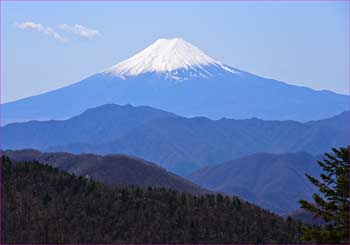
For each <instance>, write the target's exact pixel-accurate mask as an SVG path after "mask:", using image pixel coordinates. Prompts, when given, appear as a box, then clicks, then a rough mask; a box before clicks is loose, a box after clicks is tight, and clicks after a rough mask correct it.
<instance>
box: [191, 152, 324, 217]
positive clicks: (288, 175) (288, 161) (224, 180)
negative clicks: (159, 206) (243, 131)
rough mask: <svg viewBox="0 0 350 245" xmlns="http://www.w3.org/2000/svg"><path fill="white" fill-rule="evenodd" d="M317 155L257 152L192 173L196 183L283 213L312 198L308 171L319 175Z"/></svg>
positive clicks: (316, 175) (312, 174) (313, 190)
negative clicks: (300, 201) (303, 200)
mask: <svg viewBox="0 0 350 245" xmlns="http://www.w3.org/2000/svg"><path fill="white" fill-rule="evenodd" d="M317 159H318V158H316V157H313V156H311V155H310V154H307V153H305V152H299V153H287V154H269V153H256V154H253V155H249V156H245V157H242V158H239V159H235V160H231V161H228V162H225V163H223V164H219V165H216V166H211V167H206V168H203V169H200V170H198V171H196V172H194V173H192V174H191V175H190V177H189V179H190V180H192V181H193V182H195V183H197V184H199V185H201V186H203V187H206V188H208V189H210V190H214V191H218V192H224V193H226V194H229V195H237V196H239V197H240V198H243V199H245V200H247V201H249V202H252V203H255V204H257V205H259V206H261V207H264V208H266V209H269V210H272V211H274V212H276V213H279V214H289V213H291V212H292V211H294V210H296V209H297V208H299V207H300V205H299V200H301V199H306V200H311V199H312V194H313V193H315V192H316V188H315V187H314V186H313V185H312V184H311V183H310V182H309V180H308V179H307V178H306V176H305V173H307V174H309V175H311V176H314V177H318V176H319V175H320V173H321V169H320V167H319V165H318V164H317Z"/></svg>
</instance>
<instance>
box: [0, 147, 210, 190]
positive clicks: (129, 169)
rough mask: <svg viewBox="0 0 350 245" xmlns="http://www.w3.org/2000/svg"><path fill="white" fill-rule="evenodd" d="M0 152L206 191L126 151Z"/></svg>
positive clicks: (82, 171) (81, 171) (124, 179)
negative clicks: (70, 152)
mask: <svg viewBox="0 0 350 245" xmlns="http://www.w3.org/2000/svg"><path fill="white" fill-rule="evenodd" d="M3 154H4V155H5V156H8V157H10V158H11V159H12V161H14V162H23V161H39V162H41V163H44V164H49V165H51V166H53V167H56V168H59V169H61V170H64V171H67V172H69V173H73V174H75V175H79V176H85V177H88V178H92V179H94V180H97V181H100V182H103V183H106V184H112V185H136V186H142V187H148V186H152V187H164V188H168V189H173V190H177V191H180V192H189V193H193V194H199V193H206V192H208V191H206V190H204V189H202V188H200V187H199V186H197V185H195V184H193V183H191V182H190V181H188V180H186V179H184V178H182V177H180V176H177V175H175V174H173V173H170V172H168V171H166V170H165V169H163V168H161V167H159V166H158V165H156V164H154V163H151V162H147V161H144V160H142V159H139V158H134V157H130V156H126V155H106V156H99V155H93V154H82V155H73V154H69V153H63V152H60V153H42V152H39V151H36V150H18V151H5V152H3Z"/></svg>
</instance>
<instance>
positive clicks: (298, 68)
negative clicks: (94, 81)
mask: <svg viewBox="0 0 350 245" xmlns="http://www.w3.org/2000/svg"><path fill="white" fill-rule="evenodd" d="M1 5H2V6H1V11H2V13H1V14H2V19H1V42H2V47H1V48H2V50H1V51H2V52H1V65H2V67H1V71H2V73H1V82H2V84H1V86H2V102H7V101H12V100H16V99H19V98H24V97H27V96H31V95H35V94H38V93H42V92H46V91H50V90H52V89H55V88H59V87H63V86H66V85H68V84H71V83H74V82H77V81H80V80H81V79H83V78H85V77H87V76H89V75H92V74H95V73H97V72H99V71H101V70H104V69H106V68H108V67H110V66H112V65H114V64H116V63H118V62H119V61H122V60H124V59H126V58H128V57H129V56H131V55H133V54H135V53H136V52H138V51H139V50H141V49H143V48H145V47H146V46H148V45H149V44H151V43H152V42H154V41H155V40H157V39H158V38H171V37H181V38H183V39H185V40H186V41H188V42H190V43H192V44H194V45H196V46H197V47H199V48H200V49H202V50H203V51H204V52H205V53H207V54H208V55H210V56H212V57H214V58H216V59H218V60H220V61H222V62H224V63H226V64H228V65H230V66H233V67H236V68H238V69H242V70H245V71H248V72H251V73H255V74H257V75H260V76H264V77H269V78H274V79H278V80H281V81H284V82H287V83H291V84H297V85H304V86H308V87H312V88H315V89H328V90H332V91H335V92H338V93H343V94H348V93H349V66H350V64H349V53H350V50H349V2H344V1H339V2H334V1H333V2H332V1H329V2H315V1H310V2H294V3H293V2H260V3H258V2H206V3H203V2H29V3H26V2H1ZM26 22H33V23H35V24H36V26H34V27H33V26H31V27H28V25H24V24H23V23H26ZM39 24H40V25H39ZM63 24H64V25H63ZM76 24H77V25H79V26H80V27H79V26H74V25H76ZM62 25H63V26H62ZM48 28H51V29H48ZM82 28H87V29H82ZM94 31H95V32H94Z"/></svg>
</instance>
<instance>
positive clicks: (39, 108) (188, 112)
mask: <svg viewBox="0 0 350 245" xmlns="http://www.w3.org/2000/svg"><path fill="white" fill-rule="evenodd" d="M52 76H54V74H52ZM184 81H186V82H184ZM103 104H120V105H124V104H132V105H135V106H138V105H146V106H151V107H155V108H159V109H162V110H165V111H169V112H172V113H176V114H178V115H180V116H186V117H189V116H190V117H191V116H205V117H209V118H212V119H220V118H223V117H226V118H236V119H244V118H251V117H258V118H261V119H266V120H272V119H276V120H298V121H307V120H318V119H323V118H327V117H331V116H334V115H336V114H339V113H341V112H343V111H346V110H349V109H350V108H349V96H346V95H340V94H336V93H333V92H330V91H317V90H313V89H310V88H306V87H300V86H294V85H289V84H286V83H284V82H281V81H276V80H273V79H267V78H263V77H259V76H257V75H254V74H251V73H248V72H245V71H241V70H239V69H236V68H232V67H230V66H228V65H226V64H223V63H221V62H220V61H217V60H215V59H213V58H211V57H210V56H208V55H206V54H205V53H204V52H202V51H201V50H200V49H199V48H197V47H195V46H193V45H192V44H190V43H188V42H186V41H184V40H182V39H180V38H174V39H159V40H157V41H156V42H154V43H153V44H151V45H150V46H148V47H147V48H146V49H144V50H142V51H141V52H139V53H137V54H135V55H134V56H132V57H131V58H129V59H127V60H125V61H122V62H120V63H118V64H116V65H114V66H112V67H111V68H109V69H107V70H105V71H103V72H100V73H97V74H95V75H93V76H91V77H88V78H86V79H83V80H81V81H80V82H77V83H75V84H72V85H70V86H67V87H63V88H60V89H57V90H54V91H51V92H47V93H44V94H40V95H37V96H32V97H28V98H25V99H21V100H17V101H14V102H10V103H6V104H4V105H2V123H3V124H7V123H11V122H20V121H29V120H48V119H66V118H69V117H73V116H76V115H78V114H80V113H82V112H83V111H85V110H87V109H89V108H92V107H97V106H100V105H103Z"/></svg>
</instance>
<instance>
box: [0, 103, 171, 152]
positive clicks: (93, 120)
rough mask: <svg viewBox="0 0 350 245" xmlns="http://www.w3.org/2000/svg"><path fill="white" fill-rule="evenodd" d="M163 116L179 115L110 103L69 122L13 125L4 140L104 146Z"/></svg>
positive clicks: (12, 145)
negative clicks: (98, 144) (105, 143)
mask: <svg viewBox="0 0 350 245" xmlns="http://www.w3.org/2000/svg"><path fill="white" fill-rule="evenodd" d="M163 117H176V115H174V114H171V113H168V112H165V111H161V110H157V109H153V108H151V107H146V106H139V107H133V106H131V105H124V106H119V105H114V104H107V105H103V106H100V107H98V108H92V109H88V110H86V111H85V112H84V113H82V114H80V115H78V116H75V117H72V118H70V119H69V120H66V121H54V120H52V121H47V122H43V121H31V122H28V123H26V124H20V123H14V124H10V125H7V126H6V127H5V128H4V129H5V130H4V131H3V133H2V137H3V139H4V142H6V143H5V145H6V146H7V147H8V148H37V149H43V148H47V147H50V146H54V145H61V144H71V143H76V142H86V143H93V142H98V143H101V142H108V141H111V140H114V139H116V138H118V137H121V136H123V135H125V134H126V133H128V132H130V131H131V130H133V129H136V128H137V127H139V126H141V125H143V124H144V123H146V122H149V121H152V120H154V119H157V118H163ZM24 125H25V126H24ZM23 126H24V127H23ZM10 142H11V143H10Z"/></svg>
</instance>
